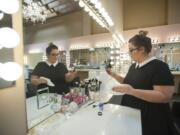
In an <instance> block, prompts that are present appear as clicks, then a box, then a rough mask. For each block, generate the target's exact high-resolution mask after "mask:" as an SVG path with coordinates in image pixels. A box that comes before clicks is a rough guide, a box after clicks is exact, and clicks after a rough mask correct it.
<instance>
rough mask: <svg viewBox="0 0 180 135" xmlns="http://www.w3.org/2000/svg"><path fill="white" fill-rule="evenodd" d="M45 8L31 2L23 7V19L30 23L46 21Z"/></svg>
mask: <svg viewBox="0 0 180 135" xmlns="http://www.w3.org/2000/svg"><path fill="white" fill-rule="evenodd" d="M44 12H45V10H44V7H43V6H41V4H38V2H33V1H32V2H31V3H29V4H28V5H27V6H25V5H23V17H24V19H25V20H26V21H27V22H28V21H30V22H33V23H37V22H41V23H44V22H45V21H46V18H47V15H46V14H45V13H44Z"/></svg>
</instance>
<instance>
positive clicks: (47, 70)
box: [31, 43, 77, 94]
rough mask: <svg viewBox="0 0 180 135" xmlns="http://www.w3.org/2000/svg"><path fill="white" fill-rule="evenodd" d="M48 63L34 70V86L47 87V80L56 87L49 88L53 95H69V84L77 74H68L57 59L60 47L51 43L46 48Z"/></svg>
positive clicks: (43, 63) (40, 64)
mask: <svg viewBox="0 0 180 135" xmlns="http://www.w3.org/2000/svg"><path fill="white" fill-rule="evenodd" d="M46 55H47V61H46V62H40V63H38V64H37V66H36V67H35V69H34V70H33V73H32V76H31V82H32V84H34V85H36V86H38V88H43V87H47V86H48V85H47V83H48V81H47V79H45V78H48V79H50V80H51V82H52V83H53V84H54V86H49V89H50V92H52V93H58V94H62V93H67V92H69V87H68V82H71V81H72V80H73V79H74V78H75V77H76V74H77V73H76V72H68V70H67V68H66V66H65V65H64V64H63V63H59V62H58V61H57V58H58V56H59V50H58V47H57V46H55V45H54V44H52V43H50V45H49V46H48V47H47V48H46Z"/></svg>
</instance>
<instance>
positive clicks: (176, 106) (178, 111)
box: [172, 101, 180, 119]
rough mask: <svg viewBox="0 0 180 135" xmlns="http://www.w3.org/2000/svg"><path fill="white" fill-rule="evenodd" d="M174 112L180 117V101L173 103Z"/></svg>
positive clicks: (174, 114)
mask: <svg viewBox="0 0 180 135" xmlns="http://www.w3.org/2000/svg"><path fill="white" fill-rule="evenodd" d="M172 114H173V117H175V118H179V119H180V101H174V102H173V103H172Z"/></svg>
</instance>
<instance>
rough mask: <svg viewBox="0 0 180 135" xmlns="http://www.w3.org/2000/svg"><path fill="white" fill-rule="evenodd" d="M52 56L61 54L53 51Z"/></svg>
mask: <svg viewBox="0 0 180 135" xmlns="http://www.w3.org/2000/svg"><path fill="white" fill-rule="evenodd" d="M50 55H51V56H59V53H51V54H50Z"/></svg>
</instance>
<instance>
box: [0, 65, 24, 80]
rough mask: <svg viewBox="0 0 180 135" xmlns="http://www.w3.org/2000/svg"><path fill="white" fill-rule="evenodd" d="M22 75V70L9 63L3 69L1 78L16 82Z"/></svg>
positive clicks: (18, 66)
mask: <svg viewBox="0 0 180 135" xmlns="http://www.w3.org/2000/svg"><path fill="white" fill-rule="evenodd" d="M21 75H22V68H21V66H20V65H19V64H17V63H15V62H7V63H5V64H3V66H2V67H1V77H2V78H3V79H4V80H6V81H15V80H17V79H18V78H19V77H20V76H21Z"/></svg>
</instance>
